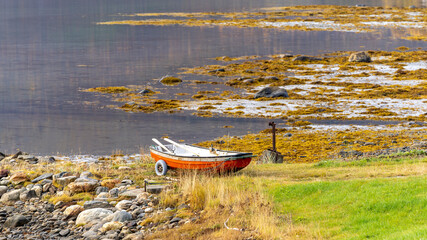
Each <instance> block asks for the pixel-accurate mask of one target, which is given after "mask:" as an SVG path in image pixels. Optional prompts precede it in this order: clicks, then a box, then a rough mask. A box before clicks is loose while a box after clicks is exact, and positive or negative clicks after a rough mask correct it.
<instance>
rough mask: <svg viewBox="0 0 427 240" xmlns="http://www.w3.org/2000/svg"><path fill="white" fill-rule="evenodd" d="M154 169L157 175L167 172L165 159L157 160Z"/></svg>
mask: <svg viewBox="0 0 427 240" xmlns="http://www.w3.org/2000/svg"><path fill="white" fill-rule="evenodd" d="M155 169H156V174H157V176H164V175H166V173H167V172H168V165H167V164H166V162H165V161H163V160H159V161H157V162H156V166H155Z"/></svg>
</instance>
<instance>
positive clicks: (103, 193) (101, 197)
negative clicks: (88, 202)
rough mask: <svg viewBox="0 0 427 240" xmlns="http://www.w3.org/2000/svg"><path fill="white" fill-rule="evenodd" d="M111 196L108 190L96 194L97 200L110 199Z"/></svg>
mask: <svg viewBox="0 0 427 240" xmlns="http://www.w3.org/2000/svg"><path fill="white" fill-rule="evenodd" d="M109 196H110V195H109V194H108V192H102V193H100V194H98V196H96V199H95V200H98V201H106V199H108V197H109ZM100 199H103V200H100Z"/></svg>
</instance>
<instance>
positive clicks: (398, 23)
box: [97, 5, 427, 61]
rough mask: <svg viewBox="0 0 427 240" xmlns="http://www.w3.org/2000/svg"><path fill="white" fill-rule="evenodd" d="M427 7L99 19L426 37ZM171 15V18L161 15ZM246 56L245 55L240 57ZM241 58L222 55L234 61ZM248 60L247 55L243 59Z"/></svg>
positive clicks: (322, 8)
mask: <svg viewBox="0 0 427 240" xmlns="http://www.w3.org/2000/svg"><path fill="white" fill-rule="evenodd" d="M425 15H427V10H426V9H425V8H418V9H409V8H382V7H356V6H354V7H351V6H350V7H349V6H333V5H327V6H326V5H314V6H292V7H278V8H265V9H260V11H254V12H227V13H225V12H198V13H137V14H133V15H123V17H129V18H141V17H142V18H144V19H126V20H121V21H107V22H99V23H97V24H99V25H123V24H126V25H156V26H165V25H175V24H179V25H183V26H190V27H194V26H199V27H202V26H232V27H241V28H246V27H257V28H275V29H279V30H301V31H352V32H368V31H375V30H376V29H378V28H379V27H378V26H381V27H383V28H384V27H385V28H390V29H399V31H401V32H402V31H403V32H404V34H399V36H400V37H403V38H407V39H411V40H425V38H424V37H423V35H422V34H419V31H418V30H419V29H422V27H423V26H425V25H426V21H427V20H426V18H425V17H424V16H425ZM161 17H167V18H161ZM424 28H425V27H424ZM414 32H415V33H414ZM240 59H242V58H240ZM240 59H239V58H230V57H219V60H223V61H234V60H240ZM243 59H244V58H243Z"/></svg>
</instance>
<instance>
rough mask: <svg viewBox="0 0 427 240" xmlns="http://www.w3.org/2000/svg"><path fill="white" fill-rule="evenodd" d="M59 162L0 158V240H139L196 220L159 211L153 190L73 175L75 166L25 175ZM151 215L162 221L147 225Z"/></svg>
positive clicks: (169, 210)
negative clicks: (71, 168)
mask: <svg viewBox="0 0 427 240" xmlns="http://www.w3.org/2000/svg"><path fill="white" fill-rule="evenodd" d="M63 164H64V163H59V162H57V161H55V158H54V157H43V158H36V157H34V156H32V155H29V154H26V153H22V152H18V153H16V154H14V155H10V156H5V155H4V154H0V167H1V171H0V178H1V180H0V197H1V198H0V232H1V234H0V240H3V239H70V240H71V239H104V240H107V239H128V240H129V239H143V238H145V237H146V236H147V235H150V233H151V232H153V231H155V230H157V229H171V228H178V227H180V226H181V225H183V224H186V223H189V222H191V221H196V220H197V217H196V216H192V217H188V218H187V219H183V218H180V217H178V216H176V214H175V213H176V211H177V210H178V209H174V208H168V207H162V205H161V204H160V201H159V196H158V191H156V192H157V193H154V191H150V190H147V189H145V188H144V186H137V185H136V184H135V182H134V181H133V180H132V179H131V178H130V177H127V178H124V179H118V178H113V179H112V178H108V176H100V175H99V173H98V174H93V173H92V172H90V171H79V169H81V168H79V167H76V168H75V169H76V171H60V172H40V173H38V174H36V176H37V177H30V176H35V175H34V174H35V173H34V170H33V171H32V170H31V168H34V169H35V168H37V167H42V168H43V167H44V166H45V167H46V169H52V166H53V167H54V168H55V169H61V167H60V166H62V165H63ZM65 164H70V163H69V162H68V163H65ZM92 164H99V165H101V164H103V163H92ZM56 165H58V166H57V167H55V166H56ZM23 166H25V167H23ZM36 166H37V167H36ZM47 166H49V167H47ZM23 169H24V170H23ZM25 169H29V171H26V170H25ZM129 169H130V167H121V169H120V170H121V171H128V170H129ZM165 186H166V185H163V186H162V187H165ZM160 189H162V188H160ZM146 190H147V191H146ZM156 190H158V189H156ZM178 208H179V209H188V208H189V206H188V205H185V204H182V205H180V206H179V207H178ZM165 213H167V214H165ZM157 215H167V218H164V219H163V220H162V221H153V220H152V219H153V218H155V216H157Z"/></svg>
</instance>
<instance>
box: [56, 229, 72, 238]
mask: <svg viewBox="0 0 427 240" xmlns="http://www.w3.org/2000/svg"><path fill="white" fill-rule="evenodd" d="M68 234H70V229H64V230H62V231H60V232H59V235H61V237H65V236H67V235H68Z"/></svg>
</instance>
